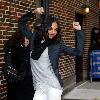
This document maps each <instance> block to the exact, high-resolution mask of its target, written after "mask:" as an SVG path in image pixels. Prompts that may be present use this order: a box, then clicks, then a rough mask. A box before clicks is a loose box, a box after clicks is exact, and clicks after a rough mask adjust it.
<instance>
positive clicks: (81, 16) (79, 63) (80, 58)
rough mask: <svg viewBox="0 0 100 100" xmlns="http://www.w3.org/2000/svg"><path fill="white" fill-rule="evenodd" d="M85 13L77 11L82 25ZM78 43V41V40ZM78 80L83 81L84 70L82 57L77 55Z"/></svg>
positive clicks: (77, 16)
mask: <svg viewBox="0 0 100 100" xmlns="http://www.w3.org/2000/svg"><path fill="white" fill-rule="evenodd" d="M84 17H85V16H84V15H82V14H80V13H75V21H78V22H79V23H80V25H81V26H82V25H83V19H84ZM76 43H77V41H76ZM75 69H76V82H77V83H78V82H80V81H82V77H83V73H82V72H83V71H82V57H76V66H75Z"/></svg>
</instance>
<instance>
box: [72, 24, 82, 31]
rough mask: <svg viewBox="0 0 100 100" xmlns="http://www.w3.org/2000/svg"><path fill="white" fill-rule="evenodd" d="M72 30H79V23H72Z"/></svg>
mask: <svg viewBox="0 0 100 100" xmlns="http://www.w3.org/2000/svg"><path fill="white" fill-rule="evenodd" d="M73 28H74V29H76V30H81V26H80V24H79V22H73Z"/></svg>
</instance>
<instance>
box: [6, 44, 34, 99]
mask: <svg viewBox="0 0 100 100" xmlns="http://www.w3.org/2000/svg"><path fill="white" fill-rule="evenodd" d="M9 49H10V50H11V59H12V62H13V64H14V66H15V67H16V68H17V70H18V71H22V70H24V71H25V70H26V71H27V74H26V76H25V77H24V79H23V80H22V81H20V82H19V83H9V82H7V97H8V100H33V94H34V88H33V81H32V73H31V67H30V51H29V49H28V47H27V48H25V47H23V46H22V45H20V44H14V45H12V46H10V47H8V48H7V49H6V52H5V58H6V56H7V54H8V52H9ZM23 63H24V65H23V66H22V64H23Z"/></svg>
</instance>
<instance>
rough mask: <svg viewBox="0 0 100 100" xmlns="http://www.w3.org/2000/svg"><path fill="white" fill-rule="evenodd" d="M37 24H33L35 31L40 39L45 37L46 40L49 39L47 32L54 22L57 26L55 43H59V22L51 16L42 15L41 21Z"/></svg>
mask: <svg viewBox="0 0 100 100" xmlns="http://www.w3.org/2000/svg"><path fill="white" fill-rule="evenodd" d="M37 20H38V19H37ZM38 22H39V23H38V24H37V23H35V31H36V32H37V33H38V34H39V35H40V37H45V38H46V39H47V38H48V37H49V36H48V30H49V29H50V27H51V26H52V23H53V22H56V23H57V24H58V28H57V36H56V42H59V41H60V39H61V33H60V32H61V29H60V27H59V22H58V20H57V19H56V18H55V17H52V16H51V15H49V16H45V15H42V16H41V19H39V21H38Z"/></svg>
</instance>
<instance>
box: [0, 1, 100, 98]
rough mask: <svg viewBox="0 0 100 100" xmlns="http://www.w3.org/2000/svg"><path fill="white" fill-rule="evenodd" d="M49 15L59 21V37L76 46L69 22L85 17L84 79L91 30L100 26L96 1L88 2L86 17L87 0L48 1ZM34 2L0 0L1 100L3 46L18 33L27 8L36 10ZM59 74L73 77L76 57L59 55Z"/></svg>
mask: <svg viewBox="0 0 100 100" xmlns="http://www.w3.org/2000/svg"><path fill="white" fill-rule="evenodd" d="M49 1H50V3H49V12H50V14H52V15H54V16H56V17H57V18H58V19H59V22H60V25H61V28H62V32H61V34H62V38H63V40H64V42H65V43H66V45H69V46H71V47H75V33H74V30H73V28H72V22H73V21H74V20H75V12H78V13H81V14H83V15H85V19H84V21H83V30H84V34H85V43H84V54H83V66H82V69H83V78H86V77H87V76H84V75H86V72H87V69H88V64H87V63H88V49H89V46H90V38H91V29H92V28H93V27H94V26H98V25H99V15H98V12H97V11H98V8H97V1H98V0H91V1H90V8H91V10H90V13H88V14H86V13H84V10H83V5H84V3H85V1H86V0H49ZM35 7H36V2H35V0H0V99H1V100H6V80H5V79H4V77H3V75H2V68H3V64H4V57H3V55H4V52H3V46H4V43H5V41H7V40H8V39H9V38H10V37H11V35H12V34H14V33H15V32H16V31H17V30H18V19H19V18H20V17H21V16H22V15H23V14H24V13H26V12H27V11H28V10H29V9H30V8H33V9H34V8H35ZM29 26H30V28H31V29H32V23H31V22H29ZM59 60H60V61H59V66H60V69H59V72H60V73H61V76H62V79H63V80H65V79H67V78H70V77H72V76H75V57H73V56H69V55H66V56H63V55H62V56H61V58H60V59H59Z"/></svg>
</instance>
